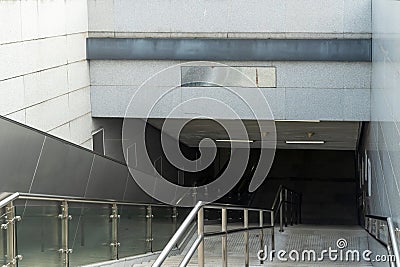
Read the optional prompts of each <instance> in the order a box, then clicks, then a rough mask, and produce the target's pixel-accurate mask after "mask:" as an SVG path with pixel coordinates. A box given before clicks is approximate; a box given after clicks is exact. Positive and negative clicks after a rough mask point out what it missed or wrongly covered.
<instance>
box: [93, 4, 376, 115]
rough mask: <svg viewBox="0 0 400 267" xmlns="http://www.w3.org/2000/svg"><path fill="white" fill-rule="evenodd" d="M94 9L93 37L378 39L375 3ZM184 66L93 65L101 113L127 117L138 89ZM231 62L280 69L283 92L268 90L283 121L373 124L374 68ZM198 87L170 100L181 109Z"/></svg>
mask: <svg viewBox="0 0 400 267" xmlns="http://www.w3.org/2000/svg"><path fill="white" fill-rule="evenodd" d="M88 9H89V36H90V37H116V38H119V37H125V38H128V37H130V38H143V37H153V38H154V37H158V38H184V37H187V38H192V37H197V38H200V37H203V38H207V37H208V38H211V37H212V38H224V39H226V38H228V39H229V38H247V39H252V38H278V39H282V38H283V39H284V38H291V39H295V38H298V39H324V38H328V39H329V38H338V39H342V38H354V39H357V38H370V36H371V15H370V14H371V1H370V0H357V1H347V0H342V1H337V0H324V1H314V0H299V1H294V0H279V1H277V0H252V1H246V0H234V1H232V0H221V1H205V0H200V1H197V0H196V1H180V0H173V1H163V0H147V1H145V0H138V1H131V0H88ZM176 63H180V62H178V61H152V60H148V61H137V60H135V61H123V60H113V61H111V60H91V61H90V76H91V94H92V112H93V116H96V117H121V116H123V115H124V114H125V108H126V105H127V103H128V102H129V100H130V98H131V96H132V94H133V93H134V92H135V90H136V89H137V87H138V86H139V85H140V84H141V83H142V82H143V81H145V80H146V79H147V78H149V77H150V76H151V75H153V74H155V73H156V72H157V71H159V70H162V69H164V68H166V67H169V66H171V65H174V64H176ZM225 63H227V64H229V65H232V66H240V65H247V66H252V65H258V66H276V68H277V88H265V89H263V93H264V94H265V96H266V98H267V100H268V102H269V104H270V106H271V108H272V111H273V113H274V117H275V118H276V119H321V120H338V121H342V120H348V121H360V120H369V119H370V117H369V115H370V111H369V108H370V102H369V101H370V72H371V70H370V63H357V62H355V63H354V62H353V63H350V62H342V63H339V62H330V63H328V62H225ZM173 79H176V80H177V81H180V76H179V74H178V73H177V75H171V77H167V79H166V80H165V83H163V84H159V85H158V86H159V88H158V89H157V90H158V92H160V90H161V91H162V90H165V89H166V86H171V83H172V85H176V84H177V83H176V81H173ZM193 90H196V89H195V88H192V89H188V88H186V89H185V92H182V93H180V92H177V94H176V96H173V97H172V99H170V100H171V101H172V102H173V103H174V104H178V103H179V102H180V101H183V100H185V96H193V95H195V94H196V92H194V91H193ZM244 90H246V91H247V92H248V91H249V90H248V89H247V88H246V89H244ZM197 91H199V90H197ZM201 92H202V94H203V96H208V97H212V98H217V99H225V100H226V102H230V103H232V106H237V103H236V102H235V100H234V99H230V98H227V96H226V95H224V94H223V93H221V90H215V89H213V88H211V89H210V90H206V89H204V88H202V89H201ZM181 95H182V97H181ZM227 99H228V100H227ZM168 101H169V100H168ZM156 115H157V117H165V115H166V114H164V113H160V114H156Z"/></svg>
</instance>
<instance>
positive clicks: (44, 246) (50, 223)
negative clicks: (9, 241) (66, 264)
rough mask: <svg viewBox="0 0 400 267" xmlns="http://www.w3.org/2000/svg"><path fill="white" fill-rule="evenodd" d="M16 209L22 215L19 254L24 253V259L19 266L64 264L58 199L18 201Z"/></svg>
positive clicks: (33, 266)
mask: <svg viewBox="0 0 400 267" xmlns="http://www.w3.org/2000/svg"><path fill="white" fill-rule="evenodd" d="M15 213H16V215H17V216H21V221H19V222H16V241H17V245H18V246H17V254H20V255H23V260H22V261H20V262H18V266H19V267H25V266H26V267H42V266H46V267H47V266H48V267H60V266H62V261H61V255H60V253H59V252H58V249H59V247H60V242H61V232H60V227H59V224H60V219H59V218H58V215H59V213H60V212H59V205H58V203H56V202H54V203H53V202H34V201H29V202H25V201H23V202H22V203H19V204H17V205H16V207H15ZM8 262H9V261H8Z"/></svg>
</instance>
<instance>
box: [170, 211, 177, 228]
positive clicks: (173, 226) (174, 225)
mask: <svg viewBox="0 0 400 267" xmlns="http://www.w3.org/2000/svg"><path fill="white" fill-rule="evenodd" d="M171 217H172V228H173V231H172V232H173V233H175V232H176V230H177V229H178V210H177V208H176V207H172V215H171Z"/></svg>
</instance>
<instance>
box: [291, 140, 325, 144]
mask: <svg viewBox="0 0 400 267" xmlns="http://www.w3.org/2000/svg"><path fill="white" fill-rule="evenodd" d="M286 144H325V141H309V140H306V141H286Z"/></svg>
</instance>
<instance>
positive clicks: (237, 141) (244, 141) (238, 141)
mask: <svg viewBox="0 0 400 267" xmlns="http://www.w3.org/2000/svg"><path fill="white" fill-rule="evenodd" d="M215 141H217V142H230V143H253V142H254V141H253V140H238V139H236V140H235V139H233V140H231V139H217V140H215Z"/></svg>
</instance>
